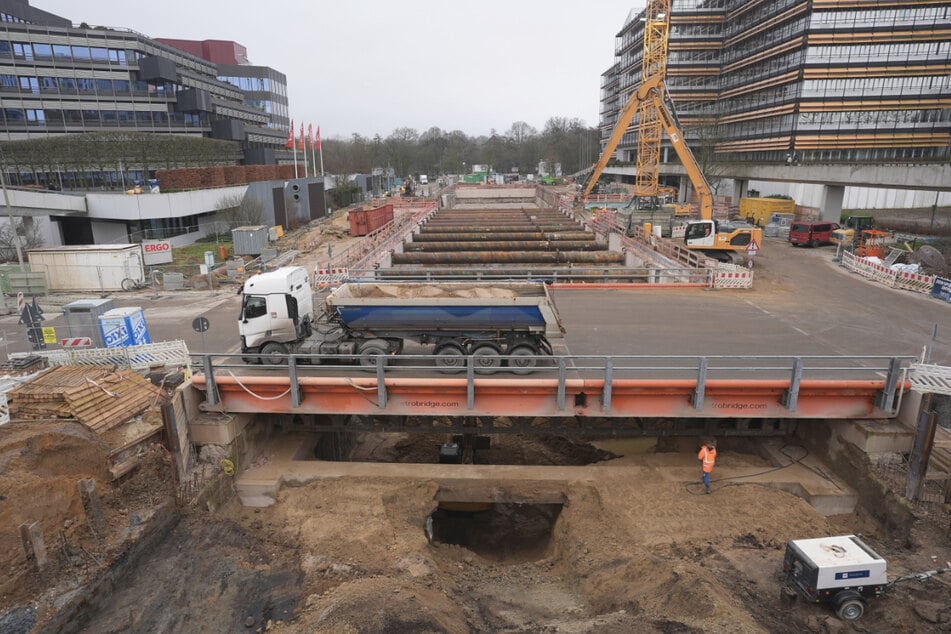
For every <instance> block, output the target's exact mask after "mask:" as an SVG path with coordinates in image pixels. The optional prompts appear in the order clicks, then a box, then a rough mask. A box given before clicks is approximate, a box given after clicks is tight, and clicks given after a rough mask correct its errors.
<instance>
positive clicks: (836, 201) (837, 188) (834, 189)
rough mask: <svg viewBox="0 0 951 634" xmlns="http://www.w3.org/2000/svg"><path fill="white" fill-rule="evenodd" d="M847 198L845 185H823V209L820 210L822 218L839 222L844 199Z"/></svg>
mask: <svg viewBox="0 0 951 634" xmlns="http://www.w3.org/2000/svg"><path fill="white" fill-rule="evenodd" d="M843 199H845V186H844V185H823V186H822V210H821V211H820V212H819V217H820V219H821V220H826V221H829V222H839V219H840V218H841V217H842V200H843Z"/></svg>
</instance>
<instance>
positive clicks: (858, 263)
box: [841, 251, 937, 295]
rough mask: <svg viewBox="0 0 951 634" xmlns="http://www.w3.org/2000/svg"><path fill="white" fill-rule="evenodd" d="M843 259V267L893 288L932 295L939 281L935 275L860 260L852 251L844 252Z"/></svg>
mask: <svg viewBox="0 0 951 634" xmlns="http://www.w3.org/2000/svg"><path fill="white" fill-rule="evenodd" d="M841 257H842V259H841V264H842V266H844V267H845V268H847V269H848V270H850V271H852V272H853V273H858V274H859V275H861V276H862V277H866V278H868V279H870V280H874V281H875V282H878V283H879V284H883V285H885V286H889V287H891V288H901V289H904V290H906V291H913V292H915V293H923V294H925V295H930V294H931V290H932V288H934V284H935V279H937V276H935V275H925V274H922V273H908V272H905V271H901V270H894V269H892V268H891V267H889V266H886V265H885V264H881V263H879V262H874V261H872V260H869V259H867V258H860V257H859V256H857V255H855V254H854V253H852V252H851V251H843V252H842V254H841Z"/></svg>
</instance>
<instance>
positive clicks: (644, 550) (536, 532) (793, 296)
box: [0, 218, 951, 634]
mask: <svg viewBox="0 0 951 634" xmlns="http://www.w3.org/2000/svg"><path fill="white" fill-rule="evenodd" d="M332 224H333V225H334V226H335V227H336V228H324V229H322V230H320V232H319V233H313V232H311V233H307V235H304V233H305V232H304V231H303V230H302V231H301V235H297V236H292V237H295V238H297V239H298V240H299V241H300V243H301V247H307V248H308V249H309V250H315V249H316V250H315V251H314V252H313V253H312V254H311V255H309V256H308V257H310V258H312V261H309V262H308V264H307V265H308V268H311V269H312V268H313V266H314V265H315V264H316V263H317V259H318V258H317V257H316V254H317V253H318V252H319V253H320V255H321V258H320V260H321V261H325V260H326V250H327V246H328V245H333V247H332V249H333V253H334V254H339V253H340V252H341V249H342V248H345V246H346V245H347V244H350V243H351V239H349V238H347V237H346V235H345V232H344V230H343V226H344V221H343V219H342V218H334V219H333V222H332ZM305 243H306V244H305ZM338 246H339V247H340V248H339V249H338ZM786 246H788V245H777V250H776V251H775V253H776V254H777V255H776V257H775V258H773V256H772V255H769V256H766V257H764V258H763V260H761V261H758V262H757V268H756V276H757V288H756V289H754V290H753V291H751V292H749V293H747V294H745V295H744V298H747V297H748V298H750V300H751V301H759V300H760V299H762V298H764V297H769V298H772V300H773V301H774V302H775V301H780V299H782V298H786V300H785V301H788V302H789V309H790V310H793V309H794V308H795V306H796V305H801V304H802V303H803V300H802V296H801V295H799V294H797V293H796V291H797V288H796V286H795V284H796V282H795V281H793V280H791V279H790V277H789V276H788V275H786V274H785V273H784V271H783V270H781V269H780V267H779V266H778V260H780V259H781V258H784V257H788V254H787V253H786V252H779V250H778V249H780V248H784V247H786ZM789 253H792V251H791V250H790V251H789ZM795 254H796V255H797V256H798V255H800V254H801V255H803V256H804V257H810V258H812V257H814V258H819V257H827V256H831V251H829V250H814V251H813V252H810V251H807V250H796V251H795ZM895 292H898V291H895ZM446 440H448V438H446V437H443V436H440V435H437V434H430V435H399V434H393V435H389V436H381V435H376V434H366V435H362V436H360V437H359V438H358V439H357V442H356V443H355V444H354V447H353V449H352V451H351V452H350V454H349V455H348V456H346V459H348V460H367V461H370V460H372V461H388V462H410V463H415V462H434V461H435V460H436V457H437V456H438V452H437V449H438V446H439V444H441V443H442V442H445V441H446ZM661 447H663V444H662V445H661ZM667 449H668V450H669V451H674V450H676V448H675V447H673V446H669V447H667ZM721 449H722V451H721V455H720V460H721V461H723V464H729V463H730V462H732V463H733V464H738V465H753V466H755V465H761V466H762V467H763V469H764V470H766V469H769V468H772V465H770V464H767V463H765V462H764V461H763V460H762V459H761V458H760V457H758V456H757V455H756V454H755V452H754V451H753V450H752V448H750V447H743V446H737V447H735V448H733V449H729V448H725V447H721ZM681 450H683V449H681ZM106 451H107V450H106V447H105V446H104V444H103V443H102V442H101V440H100V439H99V438H97V437H96V436H95V434H92V433H90V432H88V431H86V430H85V429H84V428H82V427H81V426H78V425H72V424H66V423H52V424H48V425H47V424H33V425H18V424H11V425H6V426H4V427H3V428H0V517H2V518H3V520H2V521H0V570H2V571H3V573H2V575H0V632H3V633H4V634H6V633H7V632H10V633H14V632H28V631H31V630H33V631H44V630H43V627H42V623H43V622H44V621H45V620H46V619H48V618H49V617H50V616H51V615H52V614H54V613H55V611H56V610H57V609H58V608H59V607H61V606H62V605H64V604H65V603H66V602H67V601H68V600H69V599H70V598H71V597H74V596H75V593H76V591H77V589H78V588H79V587H80V585H81V584H83V583H85V582H88V581H89V580H91V579H93V578H94V577H95V576H96V575H98V574H101V572H102V571H103V570H105V569H106V567H108V566H109V565H110V564H115V563H117V562H121V559H122V553H123V549H124V548H125V547H126V546H127V545H128V544H129V542H130V540H132V539H134V538H135V535H136V528H137V527H139V526H141V525H143V523H147V522H148V517H149V514H150V512H151V511H152V510H153V509H154V508H155V507H156V506H157V505H159V504H162V503H166V504H168V503H169V501H170V500H172V499H173V498H174V493H175V491H174V487H173V485H172V482H171V477H170V473H169V462H168V457H167V456H166V455H165V454H164V452H163V451H161V450H159V449H155V450H154V452H153V454H152V456H151V459H149V460H144V461H143V466H142V467H141V468H140V469H138V470H137V471H135V472H134V473H133V474H131V475H130V476H129V477H127V478H126V479H124V480H121V481H119V482H118V483H116V484H113V485H109V484H105V483H106V482H108V476H107V474H106V473H104V465H105V462H104V454H105V452H106ZM644 451H650V452H654V451H656V449H655V448H654V446H653V445H650V444H648V445H646V447H645V446H644V445H643V444H642V443H637V442H632V443H629V447H627V448H618V447H617V446H609V445H608V444H604V443H600V442H599V443H586V442H583V441H580V440H573V439H565V438H523V437H518V436H514V435H513V436H503V437H500V438H497V439H493V444H492V446H491V448H490V449H488V450H480V451H478V452H476V456H475V462H477V463H479V462H483V461H484V463H486V464H537V465H548V464H554V465H584V464H591V463H599V464H602V463H606V464H611V463H616V464H635V465H636V464H640V463H643V462H644V455H643V454H642V453H640V452H644ZM662 457H663V456H660V458H662ZM652 458H654V459H655V462H652V464H655V463H656V460H657V459H658V456H656V455H655V456H652ZM661 462H663V461H662V460H661ZM826 469H827V470H828V471H829V472H835V470H836V465H827V466H826ZM647 472H648V473H649V471H647ZM81 478H96V481H97V487H98V488H99V491H100V494H101V496H102V501H103V512H104V515H105V520H106V525H107V531H106V534H105V535H104V536H102V537H99V536H96V535H95V534H93V532H92V531H91V529H90V528H89V524H88V522H87V521H86V519H85V516H84V513H83V509H82V504H81V502H80V500H79V495H78V489H77V482H78V480H79V479H81ZM714 480H715V481H714V487H713V488H714V491H713V493H712V494H711V495H701V494H699V491H700V487H698V486H697V484H698V483H697V481H684V482H675V481H671V480H669V479H664V478H660V477H657V478H651V477H645V478H642V479H640V480H637V481H630V480H627V479H625V478H623V477H620V476H612V475H610V474H607V475H605V476H604V477H601V478H599V479H598V480H596V481H594V482H587V483H584V484H571V485H567V486H566V490H565V501H564V503H563V504H550V503H548V504H537V505H532V504H510V505H504V504H499V505H495V506H494V507H487V506H479V505H471V506H469V507H465V506H456V507H454V508H449V506H448V505H447V506H446V507H445V508H439V504H438V502H436V501H435V499H436V494H437V492H438V485H437V484H436V483H435V482H433V481H430V480H426V479H423V478H420V479H416V480H396V479H375V480H367V479H336V480H323V481H319V482H316V483H313V484H310V485H308V486H305V487H299V488H285V489H284V490H282V491H281V493H280V494H279V499H278V502H277V504H275V505H274V506H272V507H269V508H265V509H252V508H245V507H242V506H241V505H240V504H239V503H238V502H237V500H236V499H233V500H232V501H231V502H229V503H228V504H227V505H226V506H225V507H224V508H221V509H219V510H217V511H215V512H211V511H208V510H206V508H205V507H190V508H188V509H187V510H183V511H182V513H183V517H182V519H181V521H179V522H178V524H177V525H176V526H175V527H174V528H173V529H172V530H171V532H170V533H169V534H168V536H167V537H166V538H165V539H164V540H162V541H161V543H160V544H159V545H158V546H157V547H156V548H155V549H154V550H152V551H151V552H149V553H147V554H146V556H145V557H143V558H142V559H141V561H140V562H139V564H138V566H137V567H136V569H135V570H133V571H131V572H130V573H129V574H127V575H125V576H123V577H122V578H121V579H120V580H118V582H117V583H116V586H115V589H114V591H113V593H112V595H111V596H110V600H109V604H108V608H107V609H103V608H101V607H90V608H88V609H86V610H84V611H82V612H81V613H80V615H79V617H78V619H77V620H76V622H75V623H74V626H75V627H76V628H77V631H84V632H90V633H92V632H96V633H98V632H146V631H147V632H169V633H171V632H264V631H270V632H294V633H297V632H340V633H344V632H346V633H353V632H453V633H454V632H618V633H620V632H624V633H629V632H645V633H653V632H657V633H692V632H697V633H701V632H738V633H739V632H743V633H745V632H828V633H837V632H899V633H902V632H908V633H911V632H916V633H917V632H951V575H944V576H940V577H934V578H932V579H930V580H929V581H927V582H923V583H918V582H916V581H911V582H908V583H904V584H900V585H898V586H896V587H895V589H894V590H892V591H891V592H889V593H888V595H887V596H885V597H884V598H881V599H878V600H875V601H871V602H870V603H869V605H868V607H867V611H866V614H865V616H864V617H863V618H862V620H861V621H858V622H856V623H845V622H843V621H840V620H839V619H837V618H836V617H835V615H834V613H833V611H832V610H831V609H830V608H829V607H827V606H824V605H812V604H807V603H806V602H804V601H803V600H802V599H798V600H795V601H793V600H791V598H790V595H789V594H788V593H785V592H784V591H783V587H784V579H783V576H782V572H781V568H782V556H783V550H784V548H785V544H786V542H787V541H788V540H790V539H798V538H804V537H814V536H822V535H834V534H850V533H862V534H863V535H864V536H865V539H866V541H868V542H869V543H870V544H871V545H872V546H873V547H874V548H875V549H876V550H877V551H878V552H879V554H881V555H882V556H883V557H885V559H886V560H887V561H888V562H889V576H890V578H895V577H896V576H898V575H902V574H907V573H911V572H920V571H925V570H931V569H935V568H938V567H942V566H944V565H945V562H946V561H948V560H951V534H949V528H951V527H949V526H948V524H947V512H946V509H941V508H940V507H934V508H933V509H932V511H934V513H933V515H932V516H931V517H929V516H927V515H925V514H923V513H922V512H921V508H919V509H917V511H918V513H919V514H918V519H917V520H916V523H915V526H914V527H913V528H912V530H911V531H910V537H906V536H905V535H904V534H903V535H901V536H896V534H895V533H892V532H890V531H889V530H887V529H886V528H884V527H883V526H882V525H881V524H880V523H878V522H877V521H876V520H873V519H872V518H871V516H870V515H869V513H867V512H866V510H864V509H861V508H860V509H859V510H858V511H857V512H856V513H855V514H852V515H848V516H834V517H829V518H827V517H823V516H821V515H820V514H818V513H817V512H816V511H815V510H814V509H813V508H812V507H811V506H809V505H808V504H807V503H806V502H805V501H803V500H802V499H801V498H799V497H797V496H795V495H792V494H790V493H786V492H783V491H778V490H775V489H769V488H764V487H760V486H757V485H747V484H744V483H743V482H742V481H726V480H718V479H717V475H716V472H715V474H714ZM868 482H869V487H870V489H875V488H877V487H879V486H882V487H887V486H891V487H892V489H893V490H894V491H896V492H898V493H901V492H902V489H903V486H904V480H903V479H901V478H898V479H896V480H895V481H893V482H884V483H880V482H879V481H878V480H877V479H876V474H874V473H869V474H868ZM487 484H489V485H491V484H492V483H487ZM498 485H499V486H500V487H501V486H502V483H498ZM526 487H528V488H524V489H520V491H522V492H523V493H525V494H528V495H530V494H531V490H530V485H526ZM935 516H937V517H940V518H942V519H941V522H940V523H939V522H935V521H934V520H933V517H935ZM32 521H41V523H42V527H43V535H44V537H45V541H46V545H47V551H48V555H49V559H50V563H49V568H48V569H47V572H46V573H45V574H44V575H38V574H36V573H35V571H33V570H32V568H31V567H30V566H29V564H28V562H27V561H26V558H25V555H24V553H23V548H22V546H21V542H20V536H19V533H18V527H19V526H20V524H23V523H26V522H32ZM36 624H40V625H36ZM34 626H35V627H34Z"/></svg>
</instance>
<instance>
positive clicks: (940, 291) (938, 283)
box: [931, 277, 951, 303]
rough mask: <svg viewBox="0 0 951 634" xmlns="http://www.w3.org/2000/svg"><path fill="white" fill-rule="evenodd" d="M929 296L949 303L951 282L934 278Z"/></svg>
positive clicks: (950, 301)
mask: <svg viewBox="0 0 951 634" xmlns="http://www.w3.org/2000/svg"><path fill="white" fill-rule="evenodd" d="M931 294H932V295H933V296H934V297H937V298H938V299H942V300H944V301H946V302H948V303H951V280H947V279H945V278H943V277H936V278H935V279H934V287H932V289H931Z"/></svg>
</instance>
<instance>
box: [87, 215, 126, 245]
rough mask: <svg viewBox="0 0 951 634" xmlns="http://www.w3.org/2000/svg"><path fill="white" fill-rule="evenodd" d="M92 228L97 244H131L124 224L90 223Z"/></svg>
mask: <svg viewBox="0 0 951 634" xmlns="http://www.w3.org/2000/svg"><path fill="white" fill-rule="evenodd" d="M89 224H90V226H91V227H92V236H93V239H94V240H95V241H96V244H126V243H128V242H129V233H128V231H127V230H126V225H125V223H124V222H96V221H95V220H94V221H92V222H90V223H89Z"/></svg>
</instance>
